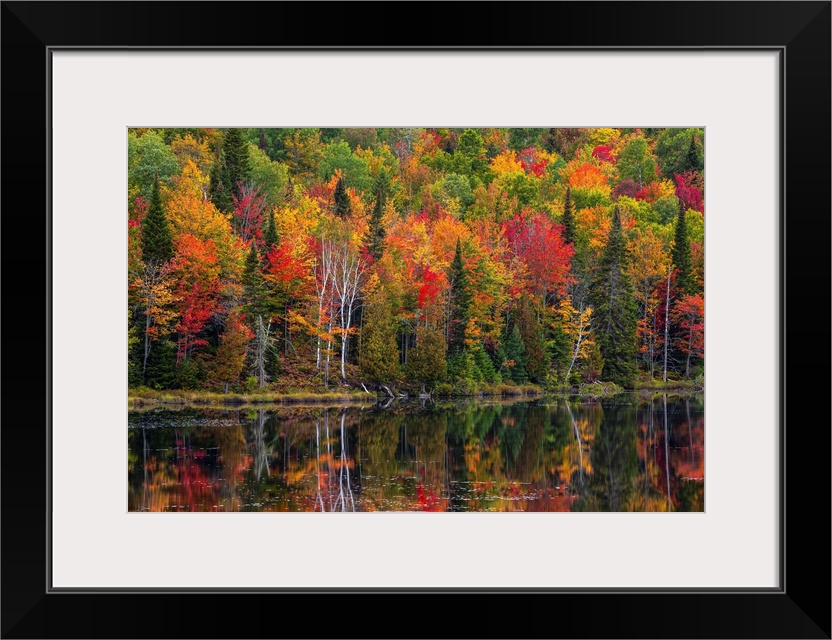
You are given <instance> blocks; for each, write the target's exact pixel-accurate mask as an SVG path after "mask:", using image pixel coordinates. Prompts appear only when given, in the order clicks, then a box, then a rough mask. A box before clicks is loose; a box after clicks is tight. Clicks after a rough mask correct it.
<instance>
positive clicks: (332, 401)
mask: <svg viewBox="0 0 832 640" xmlns="http://www.w3.org/2000/svg"><path fill="white" fill-rule="evenodd" d="M647 392H652V393H672V394H674V395H688V394H695V393H704V390H703V389H701V388H697V387H695V386H693V385H681V386H680V385H679V384H673V385H662V386H659V385H656V386H646V385H636V386H635V387H633V388H632V389H624V388H622V387H616V386H615V385H608V384H607V385H605V384H603V383H602V384H588V385H583V386H581V387H562V388H558V389H545V388H542V387H537V388H536V387H532V386H525V387H517V388H516V389H512V388H511V387H501V388H498V389H493V390H487V389H486V390H483V391H479V392H476V393H460V394H454V395H447V394H442V395H439V394H434V395H433V396H432V397H429V398H428V399H429V400H432V401H437V400H439V401H448V400H464V399H477V398H482V399H503V398H504V399H509V400H521V399H524V398H529V399H536V398H542V397H562V396H581V397H609V396H612V395H616V394H618V393H647ZM388 400H389V401H399V402H414V401H419V400H420V398H419V396H418V395H400V396H396V397H390V396H389V395H385V394H382V393H373V392H370V393H368V392H365V391H345V392H341V393H338V392H323V391H298V392H289V393H286V392H276V391H268V392H263V393H251V394H245V393H227V394H224V393H218V392H213V391H199V390H186V389H169V390H164V391H151V390H136V389H130V390H129V391H128V395H127V401H128V409H141V408H152V407H171V406H172V407H212V406H214V407H216V406H219V407H241V406H246V405H279V406H301V405H309V406H317V407H321V406H327V405H329V406H331V405H344V404H367V403H371V404H377V403H379V402H385V401H388Z"/></svg>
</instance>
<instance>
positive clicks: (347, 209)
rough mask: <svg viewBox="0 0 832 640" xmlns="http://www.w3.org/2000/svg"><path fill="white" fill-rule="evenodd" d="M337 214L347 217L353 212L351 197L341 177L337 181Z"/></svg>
mask: <svg viewBox="0 0 832 640" xmlns="http://www.w3.org/2000/svg"><path fill="white" fill-rule="evenodd" d="M333 197H334V199H335V215H337V216H340V217H342V218H346V217H347V216H349V215H350V213H351V212H352V205H351V204H350V197H349V195H348V194H347V190H346V188H345V187H344V179H343V178H341V177H339V178H338V181H337V182H336V183H335V194H334V196H333Z"/></svg>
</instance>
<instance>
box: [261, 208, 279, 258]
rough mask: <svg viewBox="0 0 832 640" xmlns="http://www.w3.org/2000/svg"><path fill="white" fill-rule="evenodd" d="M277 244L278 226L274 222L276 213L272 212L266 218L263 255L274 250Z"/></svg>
mask: <svg viewBox="0 0 832 640" xmlns="http://www.w3.org/2000/svg"><path fill="white" fill-rule="evenodd" d="M276 244H277V227H276V226H275V224H274V213H270V214H269V215H268V218H266V231H265V233H264V234H263V256H264V257H265V255H266V254H267V253H268V252H269V251H271V250H272V248H273V247H274V245H276Z"/></svg>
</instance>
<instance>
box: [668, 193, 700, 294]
mask: <svg viewBox="0 0 832 640" xmlns="http://www.w3.org/2000/svg"><path fill="white" fill-rule="evenodd" d="M671 259H672V261H673V268H674V269H675V270H676V288H677V289H678V291H679V292H680V293H681V294H683V295H687V294H690V293H694V290H695V283H694V280H693V259H692V258H691V254H690V240H688V225H687V222H686V220H685V204H684V202H682V199H681V198H680V199H679V214H678V216H677V217H676V232H675V235H674V236H673V252H672V253H671Z"/></svg>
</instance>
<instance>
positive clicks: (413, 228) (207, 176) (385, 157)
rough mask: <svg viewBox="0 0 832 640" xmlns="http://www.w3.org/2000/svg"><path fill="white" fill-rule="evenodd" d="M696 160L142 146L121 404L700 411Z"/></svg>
mask: <svg viewBox="0 0 832 640" xmlns="http://www.w3.org/2000/svg"><path fill="white" fill-rule="evenodd" d="M703 142H704V132H703V131H702V130H701V129H609V128H607V129H406V128H402V129H133V130H131V131H129V133H128V171H129V174H128V189H129V191H128V228H129V236H128V238H129V263H128V284H129V308H128V363H129V383H130V396H131V398H134V399H139V401H142V402H185V401H188V402H198V401H199V399H200V398H202V400H203V401H204V402H209V401H210V402H213V401H219V400H217V398H218V397H225V398H226V399H230V401H232V402H244V401H254V402H273V401H276V400H277V399H279V398H284V399H287V400H288V401H291V400H292V398H294V399H296V400H297V401H302V400H311V399H314V398H316V397H320V396H329V397H333V396H338V397H343V398H346V399H349V398H351V397H361V398H366V397H367V395H368V394H370V395H381V396H388V397H399V396H404V395H407V396H411V397H412V396H418V395H420V394H421V395H426V394H431V395H433V396H439V397H443V396H454V395H482V394H484V395H489V394H490V395H497V396H533V395H536V394H540V393H550V392H553V391H570V392H588V390H590V389H591V388H593V387H595V388H597V389H604V390H607V391H609V392H612V391H615V390H620V389H621V388H679V389H701V388H702V386H703V371H704V296H703V291H704V250H703V243H704V178H703V158H704V147H703ZM605 392H606V391H605Z"/></svg>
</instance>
